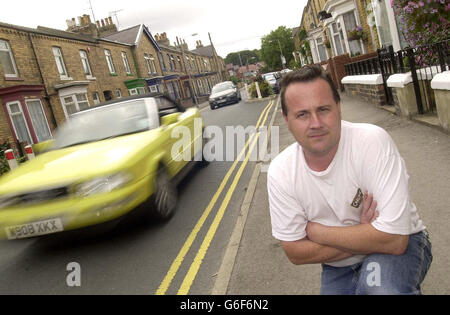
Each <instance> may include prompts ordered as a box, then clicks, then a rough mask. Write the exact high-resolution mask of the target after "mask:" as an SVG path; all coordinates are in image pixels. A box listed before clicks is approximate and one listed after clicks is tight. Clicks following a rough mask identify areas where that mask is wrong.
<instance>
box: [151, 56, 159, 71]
mask: <svg viewBox="0 0 450 315" xmlns="http://www.w3.org/2000/svg"><path fill="white" fill-rule="evenodd" d="M150 65H151V68H152V71H153V73H155V74H156V73H158V72H157V71H156V63H155V57H153V55H150Z"/></svg>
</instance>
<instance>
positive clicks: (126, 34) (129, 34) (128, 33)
mask: <svg viewBox="0 0 450 315" xmlns="http://www.w3.org/2000/svg"><path fill="white" fill-rule="evenodd" d="M140 30H141V25H136V26H133V27H130V28H127V29H125V30H122V31H119V32H117V33H114V34H111V35H108V36H105V37H103V39H107V40H111V41H113V42H120V43H125V44H130V45H134V44H136V39H137V37H138V34H139V32H140Z"/></svg>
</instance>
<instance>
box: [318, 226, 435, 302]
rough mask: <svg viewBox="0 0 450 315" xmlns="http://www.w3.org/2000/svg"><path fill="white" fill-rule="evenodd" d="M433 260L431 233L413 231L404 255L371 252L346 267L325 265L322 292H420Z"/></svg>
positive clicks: (325, 293) (345, 293)
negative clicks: (361, 259)
mask: <svg viewBox="0 0 450 315" xmlns="http://www.w3.org/2000/svg"><path fill="white" fill-rule="evenodd" d="M432 260H433V255H432V254H431V243H430V240H429V237H428V233H427V232H426V231H423V232H420V233H417V234H413V235H410V236H409V243H408V248H407V249H406V252H405V253H404V254H403V255H400V256H395V255H387V254H371V255H368V256H366V258H365V259H364V261H363V262H361V263H358V264H355V265H352V266H347V267H332V266H329V265H325V264H323V265H322V287H321V290H320V294H323V295H338V294H339V295H352V294H381V295H391V294H411V295H419V294H421V290H420V285H421V283H422V281H423V280H424V278H425V275H426V274H427V271H428V269H429V268H430V265H431V261H432Z"/></svg>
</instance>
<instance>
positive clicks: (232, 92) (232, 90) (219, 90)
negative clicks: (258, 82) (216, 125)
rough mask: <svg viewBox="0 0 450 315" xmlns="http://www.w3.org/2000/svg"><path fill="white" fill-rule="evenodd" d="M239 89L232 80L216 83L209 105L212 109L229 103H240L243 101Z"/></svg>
mask: <svg viewBox="0 0 450 315" xmlns="http://www.w3.org/2000/svg"><path fill="white" fill-rule="evenodd" d="M241 99H242V98H241V93H240V92H239V89H238V88H237V87H236V86H235V85H234V84H233V82H231V81H225V82H222V83H219V84H216V85H215V86H214V87H213V88H212V90H211V95H210V96H209V106H210V107H211V109H215V108H216V107H220V106H223V105H227V104H234V103H239V102H240V101H241Z"/></svg>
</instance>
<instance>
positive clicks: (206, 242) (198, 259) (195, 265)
mask: <svg viewBox="0 0 450 315" xmlns="http://www.w3.org/2000/svg"><path fill="white" fill-rule="evenodd" d="M273 105H274V101H273V100H272V101H270V102H269V104H268V105H267V106H266V107H265V108H264V110H263V112H262V113H261V115H260V116H259V119H258V122H257V123H256V130H258V128H259V127H260V126H264V125H265V123H266V120H267V117H268V115H269V112H270V109H271V108H272V107H273ZM263 117H264V118H263ZM259 136H260V132H257V133H256V134H252V135H251V137H250V138H249V139H248V140H247V142H246V143H245V147H244V148H243V149H242V151H241V152H240V153H239V156H238V157H237V158H236V160H235V161H234V163H233V165H232V166H231V168H230V169H229V170H228V172H227V174H226V175H225V177H224V179H223V180H222V183H221V184H220V186H219V188H218V189H217V191H216V193H215V194H214V196H213V198H212V199H211V201H210V202H209V204H208V206H207V207H206V209H205V211H204V212H203V214H202V216H201V217H200V219H199V220H198V221H197V223H196V225H195V227H194V229H193V230H192V232H191V233H190V234H189V236H188V238H187V239H186V241H185V243H184V245H183V247H182V248H181V250H180V252H179V253H178V255H177V257H176V258H175V260H174V262H173V263H172V265H171V266H170V269H169V271H168V272H167V274H166V276H165V277H164V279H163V281H162V282H161V284H160V286H159V288H158V290H157V291H156V295H164V294H166V292H167V290H168V289H169V287H170V284H171V283H172V280H173V278H174V277H175V275H176V274H177V272H178V269H179V268H180V266H181V264H182V263H183V260H184V258H185V257H186V254H187V253H188V251H189V249H190V248H191V246H192V244H193V243H194V241H195V239H196V237H197V234H198V233H199V231H200V229H201V228H202V227H203V225H204V223H205V221H206V219H207V218H208V216H209V214H210V213H211V211H212V209H213V208H214V206H215V204H216V202H217V200H218V198H219V196H220V195H221V193H222V191H223V190H224V188H225V186H226V185H227V183H228V181H229V179H230V177H231V174H232V173H233V172H234V170H235V168H236V166H237V164H238V163H239V161H240V160H241V158H242V156H243V155H244V154H245V151H246V150H247V147H248V146H249V145H250V149H249V151H248V153H247V154H246V156H245V159H244V161H243V162H242V165H241V166H240V168H239V170H238V171H237V174H236V176H235V178H234V180H233V182H232V183H231V186H230V189H229V190H228V192H227V194H226V195H225V198H224V200H223V201H222V204H221V206H220V208H219V210H218V212H217V214H216V217H215V218H214V221H213V222H212V224H211V226H210V228H209V230H208V232H207V234H206V236H205V238H204V239H203V242H202V244H201V246H200V249H199V250H198V252H197V255H196V256H195V258H194V261H193V262H192V264H191V267H190V268H189V271H188V273H187V275H186V277H185V278H184V280H183V283H182V284H181V287H180V289H179V290H178V293H177V294H178V295H185V294H188V292H189V290H190V288H191V286H192V283H193V282H194V280H195V277H196V276H197V273H198V270H199V269H200V265H201V264H202V262H203V259H204V257H205V255H206V253H207V251H208V248H209V246H210V244H211V241H212V239H213V237H214V235H215V234H216V231H217V229H218V227H219V224H220V222H221V221H222V218H223V216H224V214H225V210H226V208H227V206H228V203H229V202H230V200H231V196H232V195H233V193H234V190H235V189H236V186H237V184H238V182H239V179H240V178H241V176H242V173H243V172H244V169H245V167H246V165H247V163H248V160H249V158H250V154H251V153H252V151H253V149H254V147H255V145H256V142H257V141H258V138H259Z"/></svg>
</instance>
